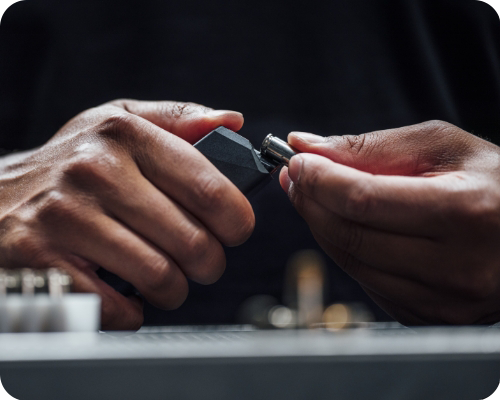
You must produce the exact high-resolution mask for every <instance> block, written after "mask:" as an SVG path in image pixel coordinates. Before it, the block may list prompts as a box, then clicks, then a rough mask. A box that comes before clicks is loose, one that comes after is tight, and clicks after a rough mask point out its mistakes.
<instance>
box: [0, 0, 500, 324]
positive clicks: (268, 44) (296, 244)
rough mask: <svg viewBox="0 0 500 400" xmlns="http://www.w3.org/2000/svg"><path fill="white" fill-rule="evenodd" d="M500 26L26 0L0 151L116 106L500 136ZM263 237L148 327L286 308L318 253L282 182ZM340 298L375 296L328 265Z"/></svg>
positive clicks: (483, 21) (280, 5) (270, 201)
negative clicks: (295, 264)
mask: <svg viewBox="0 0 500 400" xmlns="http://www.w3.org/2000/svg"><path fill="white" fill-rule="evenodd" d="M499 28H500V24H499V19H498V16H497V14H496V13H495V12H494V11H493V9H492V8H491V7H489V6H488V5H486V4H484V3H482V2H479V1H476V0H429V1H425V0H330V1H319V0H309V1H307V2H291V1H284V0H278V1H270V0H267V1H259V0H257V1H248V2H244V1H236V0H232V1H219V0H214V1H209V2H207V1H199V0H196V1H175V2H174V1H164V0H141V1H136V0H122V1H120V2H116V1H112V0H80V1H74V0H25V1H22V2H20V3H17V4H15V5H14V6H12V7H11V8H10V9H9V10H8V11H7V12H6V14H5V15H4V17H3V19H2V22H1V25H0V105H1V106H0V147H1V148H3V149H4V150H6V151H12V150H16V149H28V148H32V147H35V146H39V145H41V144H43V143H44V142H45V141H46V140H48V139H49V138H50V137H51V136H52V135H53V134H54V133H55V132H56V131H57V130H58V129H59V128H60V127H61V126H62V125H63V124H64V123H65V122H66V121H67V120H69V119H70V118H72V117H73V116H74V115H76V114H78V113H79V112H81V111H83V110H85V109H87V108H90V107H93V106H97V105H99V104H101V103H104V102H106V101H109V100H113V99H116V98H122V97H126V98H136V99H141V100H179V101H192V102H196V103H201V104H204V105H207V106H210V107H213V108H222V109H233V110H237V111H240V112H242V113H243V114H244V116H245V120H246V122H245V126H244V128H243V130H242V131H241V133H242V134H243V135H244V136H246V137H248V138H249V139H250V140H251V141H252V142H253V143H254V145H256V146H258V145H260V142H261V141H262V139H263V138H264V137H265V135H267V133H269V132H272V133H274V134H276V135H278V136H280V137H282V138H286V135H287V133H288V132H290V131H292V130H302V131H309V132H315V133H317V134H322V135H341V134H359V133H363V132H369V131H373V130H380V129H387V128H394V127H399V126H403V125H409V124H414V123H420V122H423V121H426V120H430V119H441V120H445V121H448V122H450V123H453V124H456V125H458V126H459V127H461V128H463V129H465V130H467V131H469V132H472V133H474V134H478V135H480V136H482V137H487V138H489V139H490V140H492V141H493V142H495V143H497V144H498V143H499V142H500V40H499V39H500V30H499ZM252 204H253V206H254V209H255V213H256V217H257V228H256V231H255V233H254V235H253V236H252V238H251V239H250V240H249V241H248V242H247V243H246V244H244V245H243V246H241V247H238V248H232V249H227V271H226V273H225V275H224V276H223V278H222V279H221V280H220V281H219V282H218V283H216V284H214V285H212V286H206V287H204V286H201V285H196V284H191V292H190V296H189V298H188V300H187V301H186V303H185V304H184V305H183V306H182V307H181V308H180V309H179V310H176V311H172V312H160V311H158V310H155V309H153V308H152V307H149V306H148V307H147V309H146V323H149V324H213V323H232V322H235V321H236V316H237V313H238V309H239V307H240V306H241V304H242V303H243V302H244V301H245V300H247V299H248V298H250V297H251V296H253V295H255V294H268V295H272V296H274V297H276V298H277V299H279V300H281V299H282V294H283V285H284V277H285V266H286V263H287V260H288V259H289V257H290V255H291V254H292V253H293V252H295V251H296V250H299V249H304V248H305V249H308V248H309V249H319V248H318V246H317V245H316V243H315V241H314V240H313V238H312V235H311V234H310V233H309V230H308V228H307V225H306V224H305V223H304V222H303V221H302V220H301V219H300V218H299V217H298V215H297V214H296V213H295V211H294V210H293V208H292V207H291V205H290V204H289V201H288V200H287V198H286V195H285V194H284V193H283V192H282V190H281V189H280V188H279V185H278V183H277V182H273V184H271V185H269V186H268V187H267V188H266V189H265V190H264V191H262V192H261V193H259V194H258V195H257V196H256V197H255V198H253V200H252ZM327 262H328V265H327V270H328V284H327V286H328V292H327V299H326V301H327V303H333V302H364V303H366V304H367V305H368V307H369V308H370V309H371V310H372V312H373V313H374V314H375V316H376V318H377V319H378V320H387V319H390V318H389V317H388V316H387V315H386V314H385V313H384V312H383V311H381V310H380V309H379V308H378V307H377V306H376V305H374V304H373V303H372V302H371V301H370V299H369V298H368V296H366V295H365V294H364V292H363V291H362V290H361V289H360V288H359V286H358V285H357V284H356V283H355V282H354V281H353V280H351V279H350V278H349V277H348V276H347V275H346V274H344V273H343V272H342V271H341V270H340V269H339V268H338V267H337V266H335V264H334V263H333V262H331V261H329V260H328V261H327Z"/></svg>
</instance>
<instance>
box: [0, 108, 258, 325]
mask: <svg viewBox="0 0 500 400" xmlns="http://www.w3.org/2000/svg"><path fill="white" fill-rule="evenodd" d="M220 125H224V126H226V127H228V128H229V129H232V130H235V131H237V130H239V129H240V128H241V126H242V125H243V116H242V115H241V114H240V113H237V112H233V111H224V110H222V111H214V110H212V109H210V108H207V107H203V106H200V105H197V104H192V103H178V102H139V101H134V100H117V101H114V102H111V103H108V104H105V105H103V106H100V107H97V108H93V109H90V110H87V111H85V112H83V113H81V114H80V115H78V116H76V117H75V118H74V119H72V120H71V121H69V122H68V123H67V124H66V125H65V126H64V127H63V128H61V130H60V131H59V132H57V134H56V135H55V136H54V137H53V138H52V139H51V140H50V141H49V142H47V144H45V145H44V146H42V147H41V148H39V149H36V150H32V151H28V152H25V153H19V154H14V155H11V156H7V157H4V158H2V159H1V161H0V184H1V186H2V190H1V192H0V205H1V206H0V229H1V230H2V235H1V237H0V265H2V267H4V268H22V267H31V268H49V267H58V268H61V269H63V270H65V271H67V272H68V273H69V274H70V275H71V276H72V278H73V281H74V288H75V290H76V291H78V292H94V293H98V294H99V295H100V296H101V298H102V329H120V330H128V329H138V328H139V327H140V326H141V324H142V322H143V314H142V302H141V300H140V299H139V298H138V297H135V296H131V297H124V296H122V295H121V294H119V293H117V292H116V291H115V290H113V289H112V288H111V287H109V286H108V285H106V284H105V283H104V282H103V281H101V280H100V279H99V278H98V277H97V275H96V273H95V271H96V270H97V269H98V268H99V267H103V268H105V269H107V270H109V271H111V272H113V273H115V274H117V275H118V276H120V277H122V278H123V279H125V280H126V281H128V282H131V283H132V284H133V285H134V286H135V287H136V288H137V289H138V290H139V291H140V292H141V294H143V295H144V297H145V298H146V299H147V300H148V301H149V302H151V303H152V304H154V305H155V306H157V307H160V308H163V309H173V308H176V307H178V306H180V305H181V304H182V303H183V302H184V300H185V298H186V296H187V294H188V284H187V280H188V279H191V280H193V281H196V282H199V283H202V284H210V283H213V282H215V281H217V280H218V279H219V277H220V276H221V275H222V273H223V271H224V268H225V255H224V251H223V248H222V245H223V244H224V245H227V246H236V245H239V244H241V243H243V242H244V241H245V240H246V239H247V238H248V237H249V236H250V234H251V232H252V231H253V228H254V224H255V218H254V214H253V211H252V208H251V206H250V204H249V202H248V201H247V199H246V198H245V196H243V194H242V193H241V192H240V191H239V190H238V189H237V188H236V187H235V186H234V185H233V184H232V183H231V182H230V181H229V180H228V179H227V178H226V177H225V176H224V175H222V174H221V173H220V172H219V171H218V170H217V169H216V168H215V167H214V166H213V165H212V164H211V163H210V162H209V161H208V160H207V159H206V158H205V157H204V156H203V155H202V154H201V153H200V152H198V150H196V149H195V148H194V147H193V146H192V144H194V143H195V142H197V141H198V140H199V139H200V138H202V137H203V136H204V135H206V134H207V133H209V132H210V131H212V130H213V129H215V128H217V127H218V126H220Z"/></svg>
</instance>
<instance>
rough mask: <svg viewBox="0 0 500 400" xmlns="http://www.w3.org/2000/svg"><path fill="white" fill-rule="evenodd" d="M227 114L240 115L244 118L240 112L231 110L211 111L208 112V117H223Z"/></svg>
mask: <svg viewBox="0 0 500 400" xmlns="http://www.w3.org/2000/svg"><path fill="white" fill-rule="evenodd" d="M227 114H238V115H241V116H242V117H243V114H242V113H240V112H238V111H231V110H211V111H209V112H207V115H208V116H210V117H222V116H223V115H227Z"/></svg>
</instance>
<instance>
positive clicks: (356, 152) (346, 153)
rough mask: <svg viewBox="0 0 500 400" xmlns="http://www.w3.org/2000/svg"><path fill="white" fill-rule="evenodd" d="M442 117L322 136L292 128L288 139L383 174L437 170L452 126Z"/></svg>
mask: <svg viewBox="0 0 500 400" xmlns="http://www.w3.org/2000/svg"><path fill="white" fill-rule="evenodd" d="M443 124H446V123H441V122H439V121H433V122H427V123H423V124H418V125H412V126H407V127H403V128H397V129H389V130H384V131H377V132H371V133H365V134H362V135H347V136H330V137H322V136H317V135H313V134H311V133H303V132H292V133H290V134H289V135H288V142H289V143H290V145H291V146H293V147H295V148H296V149H297V150H299V151H302V152H307V153H314V154H318V155H321V156H324V157H327V158H329V159H331V160H332V161H335V162H337V163H339V164H344V165H347V166H349V167H352V168H356V169H358V170H361V171H365V172H369V173H372V174H379V175H420V174H423V173H426V172H429V171H433V170H434V169H435V167H436V162H438V160H439V159H441V158H442V157H441V156H439V154H438V153H441V152H442V151H448V150H449V145H448V146H447V145H446V137H448V138H449V136H450V135H449V134H446V135H443V130H446V129H448V128H449V127H452V125H450V124H446V125H443Z"/></svg>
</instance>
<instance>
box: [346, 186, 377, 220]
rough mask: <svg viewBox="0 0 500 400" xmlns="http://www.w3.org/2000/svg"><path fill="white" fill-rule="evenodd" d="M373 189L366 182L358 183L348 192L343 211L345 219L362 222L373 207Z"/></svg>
mask: <svg viewBox="0 0 500 400" xmlns="http://www.w3.org/2000/svg"><path fill="white" fill-rule="evenodd" d="M372 191H373V189H372V187H371V185H370V183H368V182H366V181H365V182H358V183H357V184H355V185H353V187H351V189H350V190H349V192H348V195H347V198H346V201H345V205H344V210H345V214H346V217H348V218H353V219H356V220H358V221H363V220H364V219H365V217H366V216H367V215H368V213H369V212H370V209H372V207H373V193H372Z"/></svg>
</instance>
